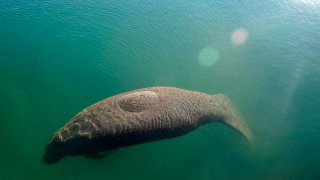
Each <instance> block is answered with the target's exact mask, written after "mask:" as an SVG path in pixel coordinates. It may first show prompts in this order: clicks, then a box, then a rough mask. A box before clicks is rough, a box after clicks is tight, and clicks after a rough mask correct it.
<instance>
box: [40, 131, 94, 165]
mask: <svg viewBox="0 0 320 180" xmlns="http://www.w3.org/2000/svg"><path fill="white" fill-rule="evenodd" d="M63 132H64V129H62V130H60V131H58V132H56V133H55V135H54V136H53V137H52V138H51V140H50V142H49V143H48V144H47V146H46V149H45V153H44V155H43V157H42V160H41V161H42V162H43V163H44V164H54V163H57V162H59V161H60V159H62V158H63V157H65V156H78V155H84V156H87V157H91V156H94V155H95V154H96V152H95V149H94V148H90V147H94V146H93V144H92V143H94V141H90V139H89V138H88V137H87V136H79V135H78V134H73V132H72V131H69V132H70V133H69V134H64V133H63Z"/></svg>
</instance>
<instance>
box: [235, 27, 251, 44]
mask: <svg viewBox="0 0 320 180" xmlns="http://www.w3.org/2000/svg"><path fill="white" fill-rule="evenodd" d="M247 38H248V31H247V30H246V29H245V28H237V29H235V30H234V31H233V32H232V35H231V41H232V43H233V44H236V45H242V44H244V43H245V42H246V41H247Z"/></svg>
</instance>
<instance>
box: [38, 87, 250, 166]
mask: <svg viewBox="0 0 320 180" xmlns="http://www.w3.org/2000/svg"><path fill="white" fill-rule="evenodd" d="M240 119H241V118H240ZM240 119H239V116H238V114H237V113H236V111H235V110H234V109H233V107H232V105H231V102H230V101H229V100H228V98H227V97H226V96H224V95H222V94H219V95H208V94H204V93H199V92H192V91H187V90H183V89H178V88H173V87H151V88H145V89H139V90H135V91H130V92H127V93H123V94H119V95H116V96H112V97H110V98H107V99H105V100H102V101H99V102H97V103H95V104H93V105H91V106H89V107H87V108H85V109H84V110H82V111H81V112H80V113H78V114H77V115H76V116H75V117H73V118H72V119H71V121H70V122H68V123H67V124H66V125H65V126H64V127H63V128H61V129H60V130H59V131H58V132H56V133H55V134H54V136H53V137H52V138H51V140H50V142H49V144H48V145H47V147H46V152H45V154H44V156H43V159H42V161H43V162H44V163H47V164H51V163H55V162H58V161H59V160H60V159H61V158H63V157H64V156H77V155H84V156H87V157H96V156H97V155H98V154H99V153H101V152H103V151H107V150H112V149H116V148H120V147H125V146H130V145H134V144H140V143H146V142H150V141H155V140H160V139H168V138H173V137H177V136H181V135H183V134H186V133H188V132H190V131H192V130H194V129H196V128H197V127H199V126H201V125H203V124H205V123H208V122H213V121H219V122H222V123H225V124H227V125H228V126H230V127H232V128H234V129H236V130H237V131H238V132H240V133H241V134H242V135H243V136H244V137H246V138H247V139H250V138H251V134H250V131H249V129H248V128H247V126H246V125H245V123H244V122H243V121H241V120H240Z"/></svg>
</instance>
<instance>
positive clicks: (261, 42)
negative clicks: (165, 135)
mask: <svg viewBox="0 0 320 180" xmlns="http://www.w3.org/2000/svg"><path fill="white" fill-rule="evenodd" d="M319 60H320V1H318V0H313V1H312V0H289V1H275V0H272V1H261V2H258V1H253V0H245V1H221V2H219V1H205V0H203V1H146V0H143V1H112V0H109V1H66V2H65V1H39V0H35V1H28V2H24V1H1V2H0V83H1V86H0V100H1V103H0V114H1V125H0V141H1V148H0V159H1V163H0V179H89V178H90V179H129V178H130V179H154V180H156V179H235V178H236V179H319V178H320V173H319V170H318V167H319V162H320V155H319V151H320V143H319V137H320V135H319V133H318V130H319V128H320V122H319V119H320V115H319V103H320V62H319ZM158 85H161V86H175V87H180V88H184V89H189V90H195V91H201V92H206V93H210V94H215V93H224V94H226V95H228V96H229V97H230V98H231V99H232V100H233V102H234V104H235V105H236V106H237V107H238V109H239V110H240V111H241V113H242V115H243V116H244V117H245V118H246V121H247V122H248V124H249V126H250V128H251V129H252V131H253V133H254V138H255V140H254V141H253V142H252V143H248V142H247V141H245V140H244V138H242V137H241V136H239V134H237V133H235V132H234V131H233V130H231V129H229V128H227V127H226V126H224V125H222V124H218V123H212V124H208V125H206V126H203V127H201V128H199V129H197V130H196V131H194V132H192V133H189V134H187V135H185V136H182V137H179V138H175V139H170V140H165V141H157V142H153V143H148V144H142V145H137V146H132V147H128V148H124V149H120V150H117V151H115V152H113V153H111V154H110V155H108V156H107V157H105V158H104V159H102V160H97V161H94V160H91V159H86V158H84V157H76V158H71V157H70V158H65V159H63V160H62V161H61V162H59V163H58V164H55V165H51V166H48V165H44V164H42V163H41V161H40V160H41V157H42V155H43V152H44V147H45V145H46V143H47V142H48V140H49V138H50V137H51V135H52V134H53V133H54V131H56V130H57V129H58V128H60V127H61V126H63V125H64V124H65V123H66V122H67V121H69V119H70V118H71V117H73V116H74V115H75V114H76V113H77V112H79V111H80V110H81V109H82V108H84V107H86V106H88V105H90V104H92V103H94V102H96V101H98V100H101V99H103V98H106V97H109V96H111V95H115V94H118V93H121V92H124V91H128V90H132V89H137V88H142V87H148V86H158Z"/></svg>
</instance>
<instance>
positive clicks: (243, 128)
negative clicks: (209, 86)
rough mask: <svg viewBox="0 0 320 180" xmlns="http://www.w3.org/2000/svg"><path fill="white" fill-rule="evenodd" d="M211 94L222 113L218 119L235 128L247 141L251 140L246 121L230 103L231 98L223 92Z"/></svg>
mask: <svg viewBox="0 0 320 180" xmlns="http://www.w3.org/2000/svg"><path fill="white" fill-rule="evenodd" d="M212 96H213V98H214V99H215V102H218V103H219V108H220V109H219V111H220V112H221V115H222V118H221V119H219V121H220V122H222V123H224V124H226V125H228V126H229V127H231V128H233V129H235V130H236V131H237V132H239V133H240V134H241V135H242V136H244V137H245V138H246V139H247V140H248V141H252V140H253V136H252V133H251V131H250V129H249V128H248V125H247V123H246V122H245V121H244V120H243V117H242V116H241V115H240V113H239V112H238V111H237V109H236V107H235V106H234V105H233V104H232V102H231V100H230V99H229V98H228V97H227V96H225V95H223V94H218V95H212Z"/></svg>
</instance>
